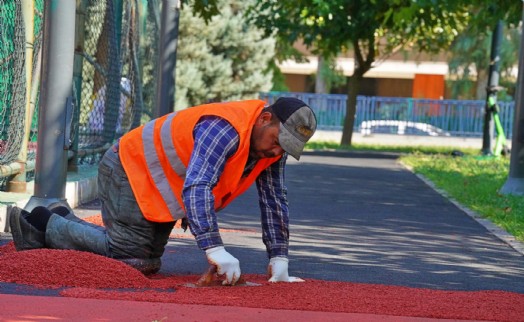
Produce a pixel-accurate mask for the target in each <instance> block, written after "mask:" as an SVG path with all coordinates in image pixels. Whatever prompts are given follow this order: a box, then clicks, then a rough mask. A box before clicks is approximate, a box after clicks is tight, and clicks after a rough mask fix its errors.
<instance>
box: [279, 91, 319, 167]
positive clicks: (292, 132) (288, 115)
mask: <svg viewBox="0 0 524 322" xmlns="http://www.w3.org/2000/svg"><path fill="white" fill-rule="evenodd" d="M271 109H272V110H273V113H275V115H276V116H277V117H278V119H279V120H280V133H279V135H278V141H279V143H280V146H281V147H282V149H284V151H286V152H287V153H289V154H290V155H291V156H292V157H294V158H295V159H297V160H298V159H300V155H301V154H302V151H303V150H304V146H305V145H306V142H307V141H308V140H309V139H311V137H312V136H313V134H314V133H315V131H316V129H317V119H316V117H315V113H314V112H313V110H312V109H311V107H309V106H308V105H307V104H306V103H304V102H303V101H301V100H299V99H298V98H294V97H281V98H279V99H277V100H276V101H275V103H273V104H272V105H271Z"/></svg>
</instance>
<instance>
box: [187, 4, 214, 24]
mask: <svg viewBox="0 0 524 322" xmlns="http://www.w3.org/2000/svg"><path fill="white" fill-rule="evenodd" d="M181 4H182V8H184V6H185V5H187V4H189V6H190V7H191V9H192V12H193V15H196V16H198V17H200V18H202V19H204V21H205V22H206V23H208V22H209V21H210V20H211V18H213V16H216V15H218V14H219V13H220V10H219V9H218V0H192V1H189V0H182V1H181Z"/></svg>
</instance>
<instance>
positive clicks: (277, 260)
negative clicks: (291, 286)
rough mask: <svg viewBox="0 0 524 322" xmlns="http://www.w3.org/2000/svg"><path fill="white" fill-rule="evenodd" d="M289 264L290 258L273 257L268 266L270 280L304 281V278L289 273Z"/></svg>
mask: <svg viewBox="0 0 524 322" xmlns="http://www.w3.org/2000/svg"><path fill="white" fill-rule="evenodd" d="M288 264H289V259H287V258H285V257H273V258H271V259H270V260H269V265H268V267H267V273H268V274H269V276H271V278H270V279H269V282H290V283H293V282H304V280H303V279H301V278H299V277H293V276H289V275H288V271H287V268H288Z"/></svg>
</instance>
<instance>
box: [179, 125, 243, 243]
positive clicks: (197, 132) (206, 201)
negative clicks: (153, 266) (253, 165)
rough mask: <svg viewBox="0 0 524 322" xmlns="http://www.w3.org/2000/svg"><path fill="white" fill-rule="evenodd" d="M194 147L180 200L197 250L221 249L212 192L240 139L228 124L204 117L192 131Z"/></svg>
mask: <svg viewBox="0 0 524 322" xmlns="http://www.w3.org/2000/svg"><path fill="white" fill-rule="evenodd" d="M193 136H194V139H195V145H194V148H193V152H192V154H191V159H190V161H189V165H188V168H187V172H186V179H185V182H184V187H183V190H182V199H183V202H184V206H185V208H186V214H187V218H188V221H189V228H190V230H191V233H192V234H193V235H194V236H195V239H196V241H197V244H198V247H199V248H200V249H203V250H204V249H208V248H212V247H216V246H222V245H223V242H222V238H221V237H220V233H219V231H218V223H217V218H216V213H215V209H214V205H215V198H214V196H213V193H212V191H213V188H214V187H215V186H216V184H217V182H218V179H219V178H220V175H221V174H222V172H223V171H224V167H225V164H226V161H227V159H228V158H229V157H231V156H232V155H233V154H234V153H235V152H236V151H237V149H238V144H239V136H238V133H237V132H236V130H235V129H234V128H233V126H232V125H231V124H229V123H228V122H227V121H225V120H224V119H222V118H219V117H216V116H207V117H203V118H202V119H201V120H200V121H199V122H198V124H197V125H196V126H195V129H194V130H193Z"/></svg>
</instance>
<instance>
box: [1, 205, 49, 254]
mask: <svg viewBox="0 0 524 322" xmlns="http://www.w3.org/2000/svg"><path fill="white" fill-rule="evenodd" d="M27 215H29V213H28V212H27V211H25V210H23V209H21V208H18V207H12V208H11V210H10V211H9V228H10V229H11V234H12V235H13V241H14V243H15V248H16V250H17V251H22V250H29V249H36V248H44V247H45V232H43V231H40V230H38V229H36V228H35V227H34V226H32V225H31V224H30V223H28V222H27V220H26V219H25V216H27Z"/></svg>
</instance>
